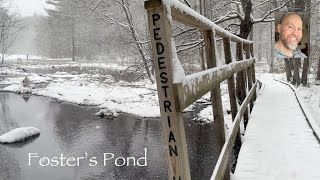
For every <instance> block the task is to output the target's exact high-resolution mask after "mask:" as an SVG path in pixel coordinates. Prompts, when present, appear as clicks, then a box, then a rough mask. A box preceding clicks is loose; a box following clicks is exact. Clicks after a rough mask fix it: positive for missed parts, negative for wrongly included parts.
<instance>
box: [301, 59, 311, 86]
mask: <svg viewBox="0 0 320 180" xmlns="http://www.w3.org/2000/svg"><path fill="white" fill-rule="evenodd" d="M308 69H309V58H304V59H303V68H302V77H301V82H302V85H303V86H307V85H308Z"/></svg>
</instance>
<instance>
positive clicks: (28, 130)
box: [0, 127, 40, 143]
mask: <svg viewBox="0 0 320 180" xmlns="http://www.w3.org/2000/svg"><path fill="white" fill-rule="evenodd" d="M39 134H40V130H39V129H37V128H35V127H20V128H16V129H13V130H11V131H9V132H7V133H5V134H3V135H1V136H0V143H14V142H19V141H23V140H25V139H29V138H31V137H34V136H36V135H39Z"/></svg>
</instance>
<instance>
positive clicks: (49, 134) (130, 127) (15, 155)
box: [0, 93, 218, 180]
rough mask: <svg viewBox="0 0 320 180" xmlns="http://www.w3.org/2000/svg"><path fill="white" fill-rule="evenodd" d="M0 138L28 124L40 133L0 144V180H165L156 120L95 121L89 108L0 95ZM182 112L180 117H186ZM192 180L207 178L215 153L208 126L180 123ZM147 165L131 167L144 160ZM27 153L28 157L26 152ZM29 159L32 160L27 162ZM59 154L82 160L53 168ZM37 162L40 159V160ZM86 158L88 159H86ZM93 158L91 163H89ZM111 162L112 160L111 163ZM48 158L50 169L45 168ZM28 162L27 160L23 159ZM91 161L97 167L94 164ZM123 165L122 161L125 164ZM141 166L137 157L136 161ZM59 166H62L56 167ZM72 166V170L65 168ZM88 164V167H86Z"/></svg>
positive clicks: (160, 141)
mask: <svg viewBox="0 0 320 180" xmlns="http://www.w3.org/2000/svg"><path fill="white" fill-rule="evenodd" d="M0 104H1V106H0V107H1V109H0V134H3V133H5V132H7V131H9V130H11V129H13V128H16V127H21V126H34V127H37V128H39V129H40V131H41V135H40V136H39V137H37V138H35V139H32V140H29V141H27V142H23V143H16V144H11V145H1V144H0V180H20V179H21V180H43V179H45V180H60V179H61V180H69V179H70V180H71V179H72V180H73V179H86V180H87V179H107V180H113V179H119V180H120V179H121V180H125V179H128V180H132V179H138V180H143V179H167V177H168V175H167V166H166V159H165V152H164V144H163V140H162V132H161V122H160V120H159V119H147V118H139V117H135V116H132V115H127V114H120V115H119V117H117V118H115V119H113V120H107V119H100V118H99V117H96V116H94V115H93V114H94V113H95V112H96V111H97V110H96V109H94V108H92V107H81V106H77V105H73V104H69V103H58V102H56V101H54V100H51V99H49V98H46V97H38V96H31V97H30V96H28V95H17V94H13V93H0ZM192 116H193V114H187V115H186V118H185V119H190V118H192ZM185 127H186V132H187V142H188V151H189V160H190V167H191V174H192V179H199V180H200V179H201V180H205V179H210V176H211V174H212V171H213V168H214V165H215V163H216V159H217V157H218V152H217V150H216V148H215V147H214V139H215V135H214V131H213V125H212V124H207V125H199V124H195V123H193V122H191V121H189V120H186V123H185ZM145 149H146V151H147V152H146V158H147V159H146V162H147V166H141V167H139V166H137V164H135V166H134V163H133V159H135V160H136V161H137V160H138V158H141V157H144V154H145ZM30 153H33V154H30ZM104 153H109V154H108V156H107V157H110V156H111V154H114V156H115V158H116V157H120V159H119V161H117V163H118V165H119V164H120V165H121V164H122V162H123V161H121V160H122V159H121V157H124V158H125V159H126V158H127V157H131V160H129V166H126V165H125V166H122V167H118V166H116V164H115V161H114V160H113V161H111V160H108V161H106V163H105V164H104V161H103V158H104V157H103V154H104ZM29 155H32V156H38V157H32V158H31V159H29V158H28V157H29ZM60 156H63V157H65V158H70V157H74V158H75V159H76V158H77V157H78V158H80V157H84V158H83V159H80V160H79V164H76V161H73V159H71V160H70V161H69V165H70V166H67V165H66V159H64V160H63V162H62V164H61V162H59V165H58V166H53V165H55V164H56V161H54V160H58V159H59V157H60ZM40 158H43V159H42V160H40ZM90 158H91V160H92V161H90ZM92 158H93V159H92ZM115 158H114V159H115ZM48 159H53V160H52V161H51V163H53V165H52V164H51V165H48V166H41V165H46V164H47V163H48V162H49V161H48ZM29 160H30V161H29ZM94 160H96V162H97V163H94ZM126 161H127V160H126ZM139 163H140V165H144V161H143V158H142V159H140V161H139ZM62 165H65V166H62ZM71 165H75V166H71ZM90 165H91V166H90Z"/></svg>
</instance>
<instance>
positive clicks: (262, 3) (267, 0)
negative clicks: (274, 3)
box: [252, 0, 271, 9]
mask: <svg viewBox="0 0 320 180" xmlns="http://www.w3.org/2000/svg"><path fill="white" fill-rule="evenodd" d="M270 1H271V0H266V1H263V2H261V3H259V4H257V5H255V6H253V7H252V9H254V8H256V7H259V6H262V5H264V4H265V3H268V2H270Z"/></svg>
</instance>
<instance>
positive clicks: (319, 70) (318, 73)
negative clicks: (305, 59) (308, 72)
mask: <svg viewBox="0 0 320 180" xmlns="http://www.w3.org/2000/svg"><path fill="white" fill-rule="evenodd" d="M318 58H319V59H318V72H317V78H316V80H320V52H319V57H318Z"/></svg>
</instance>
